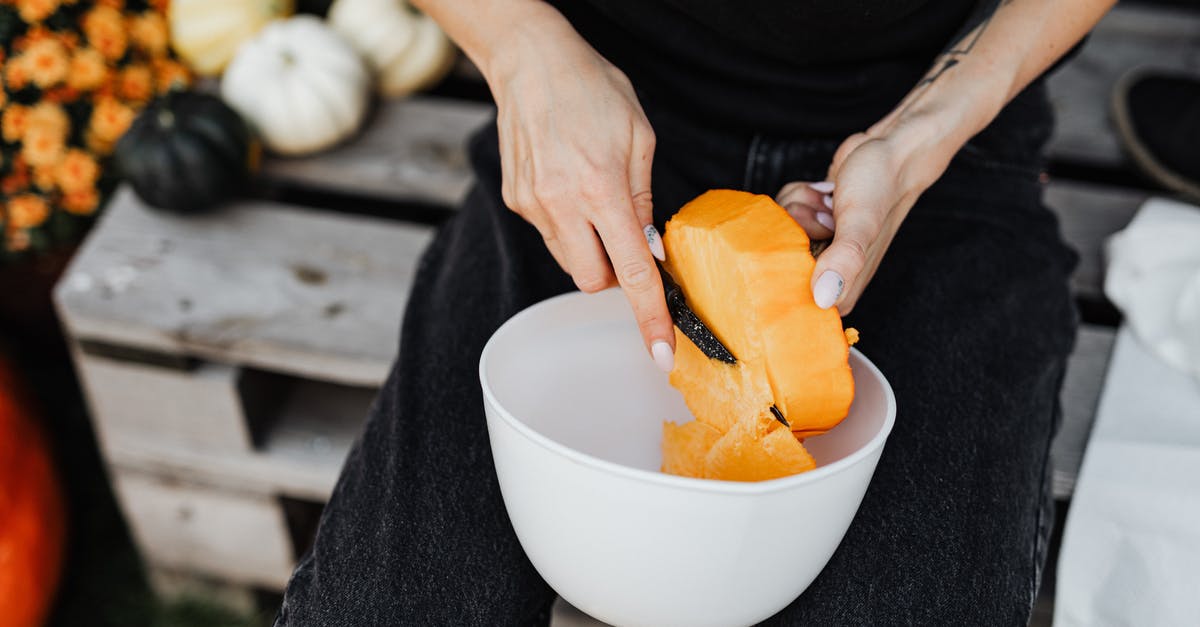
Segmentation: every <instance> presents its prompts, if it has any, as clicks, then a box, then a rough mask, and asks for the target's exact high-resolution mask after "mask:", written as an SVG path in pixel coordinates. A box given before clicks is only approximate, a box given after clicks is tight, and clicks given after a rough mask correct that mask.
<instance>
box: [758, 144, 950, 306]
mask: <svg viewBox="0 0 1200 627" xmlns="http://www.w3.org/2000/svg"><path fill="white" fill-rule="evenodd" d="M931 135H936V134H935V133H932V132H931V131H926V130H924V125H923V124H922V123H919V122H914V123H910V124H906V125H893V124H891V123H890V122H889V121H887V120H885V122H883V123H881V124H879V125H876V126H875V127H872V129H871V130H869V131H867V132H866V133H857V134H855V135H852V136H850V137H849V138H848V139H846V141H844V142H842V145H841V146H840V147H839V148H838V150H837V153H836V154H835V155H834V158H833V163H832V165H830V167H829V176H828V180H827V181H822V182H819V183H805V182H799V181H797V182H793V183H788V184H787V185H785V186H783V188H782V189H781V190H780V191H779V194H778V195H777V197H776V199H777V200H778V201H779V204H780V205H782V206H783V207H784V208H785V209H787V211H788V213H789V214H791V216H792V218H794V219H795V220H796V221H797V222H798V223H800V226H802V227H804V229H805V231H807V232H808V234H809V237H811V238H813V239H829V238H830V237H832V238H833V242H832V243H831V244H830V245H829V247H828V248H826V249H825V250H824V252H822V253H821V254H820V255H819V256H818V257H817V265H816V268H815V270H814V271H813V283H812V289H813V299H814V300H815V301H816V303H817V306H819V307H822V308H828V307H832V306H834V305H837V307H838V311H839V312H840V313H841V314H842V315H846V314H848V313H850V310H851V309H853V308H854V305H855V303H857V302H858V298H859V296H861V295H862V292H863V289H864V288H866V286H867V283H868V282H869V281H870V280H871V277H873V276H874V275H875V270H876V269H877V268H878V267H879V262H880V260H881V259H882V258H883V255H884V253H885V252H887V249H888V246H889V245H891V243H892V238H893V237H895V235H896V231H897V230H898V229H899V228H900V223H901V222H903V221H904V218H905V216H907V215H908V212H909V210H910V209H912V206H913V204H915V203H916V201H917V197H919V196H920V195H921V193H922V192H924V191H925V189H926V188H928V187H929V186H930V185H931V184H933V182H934V181H935V180H936V179H937V178H938V177H939V176H941V173H942V172H943V171H944V170H945V168H946V165H947V164H948V163H949V156H938V155H939V154H940V153H944V152H945V151H944V150H943V151H938V150H934V149H932V148H933V147H928V146H924V145H923V144H924V143H925V142H923V141H922V138H923V137H929V136H931Z"/></svg>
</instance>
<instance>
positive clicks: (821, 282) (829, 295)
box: [813, 270, 846, 309]
mask: <svg viewBox="0 0 1200 627" xmlns="http://www.w3.org/2000/svg"><path fill="white" fill-rule="evenodd" d="M845 285H846V282H845V281H843V280H842V275H840V274H838V273H836V272H834V271H833V270H826V271H824V272H822V273H821V276H820V278H818V279H817V284H816V285H815V286H813V300H814V301H816V303H817V307H820V308H821V309H829V308H830V307H833V304H834V303H836V302H837V299H838V296H841V295H842V287H843V286H845Z"/></svg>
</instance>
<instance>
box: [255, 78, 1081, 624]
mask: <svg viewBox="0 0 1200 627" xmlns="http://www.w3.org/2000/svg"><path fill="white" fill-rule="evenodd" d="M647 114H648V115H649V116H650V118H651V123H652V124H653V125H654V127H655V130H656V133H657V135H658V150H657V154H656V155H655V161H654V177H653V185H654V188H653V194H654V199H655V203H656V207H657V208H656V212H655V218H656V220H657V222H658V223H659V227H660V228H661V227H662V223H663V222H664V221H665V220H666V218H667V217H668V216H669V215H670V214H671V213H672V212H673V210H675V209H676V208H678V207H679V206H680V205H681V204H683V203H684V202H685V201H687V200H689V199H691V198H692V197H694V196H696V195H697V194H699V193H701V192H702V191H704V190H706V189H709V188H720V187H727V188H740V189H747V190H750V191H754V192H760V193H766V194H774V193H775V192H776V191H778V189H779V187H780V186H781V185H783V184H784V183H785V182H787V181H790V180H797V179H799V180H821V179H822V178H823V177H824V173H825V169H826V168H827V167H828V164H829V162H830V159H831V157H832V155H833V151H834V149H835V148H836V146H837V142H835V141H825V140H816V141H813V140H805V139H796V138H780V137H765V136H734V135H727V134H721V133H715V132H711V131H707V130H704V129H700V128H696V127H695V126H694V125H692V124H690V123H688V122H687V121H686V120H683V119H681V118H679V117H677V116H674V115H671V114H670V113H669V112H665V111H661V110H656V109H655V108H654V107H652V106H647ZM1049 120H1050V118H1049V113H1048V108H1047V105H1046V103H1045V100H1044V98H1043V97H1042V95H1041V94H1040V92H1036V91H1035V92H1031V93H1027V94H1026V95H1025V96H1024V97H1022V98H1021V99H1019V100H1018V101H1017V102H1016V103H1014V104H1013V105H1011V106H1010V107H1009V109H1008V110H1006V112H1005V113H1004V114H1003V115H1002V116H1001V118H999V119H998V120H997V122H996V123H994V124H993V126H992V127H991V128H989V129H988V130H987V131H985V132H984V133H982V134H981V135H980V136H978V137H977V138H976V139H975V140H973V141H972V143H971V144H970V145H969V146H968V147H967V148H965V149H964V150H963V151H962V152H961V153H960V155H959V156H958V157H957V158H956V159H955V160H954V162H953V164H952V165H951V166H950V168H949V170H948V171H947V172H946V174H945V176H943V177H942V179H941V180H940V181H939V182H938V183H937V184H935V185H934V186H933V187H931V188H930V189H929V190H928V191H927V192H926V193H925V194H924V195H923V196H922V197H921V199H920V201H919V202H918V203H917V205H916V207H915V208H914V209H913V210H912V213H911V214H910V215H909V217H908V219H907V220H906V221H905V223H904V225H903V227H902V228H901V229H900V231H899V233H898V235H897V236H896V239H895V241H894V242H893V244H892V246H891V248H890V250H889V251H888V253H887V256H886V258H885V259H884V261H883V263H882V266H881V267H880V269H879V272H878V274H877V275H876V276H875V278H874V280H873V281H872V282H871V284H870V286H869V288H868V289H867V291H866V293H865V294H864V295H863V297H862V300H861V301H860V303H859V305H858V307H857V308H856V309H855V310H854V312H853V314H852V315H851V316H850V319H849V320H848V324H850V325H853V326H855V327H857V328H858V329H859V330H860V331H861V332H862V338H863V339H862V342H861V344H860V345H859V348H861V350H862V351H863V352H864V353H865V354H866V355H867V356H869V357H870V358H871V359H872V360H873V361H874V362H875V363H876V364H877V365H878V366H879V368H880V369H881V370H882V371H883V373H884V374H885V375H886V376H887V377H888V379H889V380H890V381H891V383H892V385H893V386H894V388H895V392H896V398H897V403H898V407H899V413H898V416H897V420H896V426H895V430H894V431H893V432H892V435H891V438H890V441H889V443H888V445H887V448H886V450H885V451H884V454H883V458H882V459H881V461H880V463H879V466H878V469H877V470H876V471H875V476H874V480H873V481H872V483H871V486H870V488H869V489H868V491H867V494H866V497H865V499H864V500H863V503H862V506H861V508H860V510H859V512H858V515H857V517H856V518H855V520H854V522H853V524H852V525H851V527H850V529H849V531H848V533H847V534H846V537H845V540H844V541H843V542H842V544H841V546H840V548H839V549H838V550H837V552H836V554H835V555H834V556H833V559H832V561H830V563H829V564H828V566H827V567H826V568H825V570H824V571H823V573H822V574H821V575H820V576H819V577H818V578H817V580H816V581H815V582H814V583H813V584H812V586H811V587H810V588H809V589H808V590H807V591H806V592H805V593H804V594H803V595H802V596H801V597H800V598H799V599H798V600H797V601H795V602H794V603H792V604H791V605H790V606H789V607H787V608H786V609H784V610H783V611H782V612H780V613H779V614H778V615H777V616H776V617H774V618H773V619H771V620H770V621H768V622H769V623H770V624H786V625H792V624H807V625H889V624H909V625H935V624H946V625H1019V624H1025V623H1026V622H1027V620H1028V616H1029V611H1030V609H1031V607H1032V604H1033V600H1034V597H1035V595H1036V592H1037V587H1038V584H1039V579H1040V573H1041V565H1042V563H1043V562H1044V560H1045V547H1046V541H1047V536H1048V533H1049V525H1050V524H1051V520H1052V517H1051V509H1050V508H1052V506H1053V504H1052V501H1051V500H1050V498H1049V492H1048V485H1049V481H1048V475H1049V468H1048V452H1049V446H1050V440H1051V437H1052V436H1053V434H1054V432H1055V429H1056V423H1057V415H1058V409H1057V396H1058V390H1059V386H1060V384H1061V379H1062V374H1063V368H1064V364H1065V360H1066V357H1067V355H1068V353H1069V352H1070V348H1071V345H1072V341H1073V338H1074V330H1075V324H1076V316H1075V310H1074V307H1073V305H1072V301H1071V299H1070V295H1069V293H1068V289H1067V278H1068V274H1069V272H1070V270H1071V268H1072V267H1073V264H1074V261H1075V258H1074V255H1073V254H1072V253H1071V252H1070V251H1069V250H1068V249H1067V248H1066V247H1065V246H1064V245H1063V243H1062V241H1061V239H1060V237H1059V233H1058V226H1057V223H1056V221H1055V219H1054V217H1053V216H1052V214H1051V213H1050V212H1048V211H1047V210H1046V209H1045V208H1044V207H1043V206H1042V205H1041V203H1040V197H1041V184H1040V183H1039V179H1038V177H1039V172H1040V165H1039V164H1040V162H1039V151H1040V149H1041V145H1042V144H1043V142H1044V141H1045V138H1046V136H1047V135H1048V133H1049V129H1050V122H1049ZM470 154H471V158H472V164H473V167H474V170H475V173H476V176H477V177H478V183H477V185H476V186H475V188H474V190H473V191H472V192H471V194H470V196H469V197H468V199H467V200H466V202H465V204H464V206H463V207H462V210H461V212H460V213H459V214H458V215H457V216H456V217H455V218H454V219H452V220H451V221H450V222H449V223H447V224H446V225H445V226H444V227H443V228H442V229H441V230H440V232H439V234H438V236H437V238H436V239H435V241H434V242H433V244H432V245H431V246H430V248H429V250H428V251H427V252H426V253H425V255H424V258H423V260H422V262H421V265H420V268H419V270H418V272H417V278H416V283H415V286H414V288H413V294H412V299H411V300H410V304H409V306H408V312H407V314H406V316H405V319H404V325H403V332H402V340H401V342H402V344H401V348H400V356H399V358H398V360H397V362H396V364H395V366H394V368H393V370H392V372H391V375H390V377H389V378H388V381H387V383H386V385H385V386H384V388H383V389H382V391H381V392H380V394H379V396H378V399H377V400H376V402H375V405H374V407H373V408H372V409H371V412H370V415H369V417H368V419H367V423H366V427H365V430H364V432H363V434H362V436H361V438H360V439H359V441H358V443H357V444H356V445H355V447H354V448H353V450H352V452H351V453H350V456H349V458H348V460H347V461H346V465H345V468H344V469H343V470H342V475H341V478H340V480H339V481H338V484H337V487H336V489H335V491H334V494H333V497H332V499H331V500H330V502H329V505H328V506H327V507H326V509H325V513H324V515H323V517H322V520H321V524H320V529H319V531H318V534H317V539H316V543H315V545H314V547H313V549H312V550H311V551H310V552H309V553H308V554H307V555H305V556H304V557H303V558H302V560H301V561H300V564H299V566H298V567H297V568H296V572H295V574H294V575H293V577H292V579H291V582H290V583H289V585H288V589H287V592H286V595H285V597H284V601H283V605H282V607H281V609H280V612H279V615H278V621H277V623H276V624H277V625H278V626H284V625H288V626H294V627H300V626H308V625H354V626H364V625H486V626H489V627H490V626H493V625H525V624H538V623H542V624H544V623H545V621H546V620H547V617H548V613H549V607H550V605H551V604H552V602H553V600H554V592H553V590H551V589H550V588H549V586H547V585H546V583H545V582H544V581H543V580H542V578H541V577H540V576H538V574H537V572H536V571H535V570H534V569H533V567H532V565H531V564H530V563H529V561H528V559H527V558H526V557H525V554H524V553H523V552H522V550H521V546H520V544H519V543H518V542H517V538H516V536H515V535H514V533H513V531H512V528H511V525H510V523H509V520H508V517H507V515H506V513H505V510H504V504H503V502H502V500H501V497H500V491H499V487H498V485H497V482H496V475H495V471H494V469H493V466H492V457H491V452H490V450H489V448H488V438H487V430H486V427H485V423H484V414H483V405H482V401H481V395H480V390H479V382H478V379H477V364H478V360H479V355H480V351H481V350H482V347H483V345H484V342H485V341H486V340H487V339H488V337H489V336H490V335H491V333H492V332H493V331H494V330H495V329H496V328H497V327H498V326H499V325H500V324H501V323H502V322H504V321H505V320H506V319H507V318H508V317H510V316H511V315H513V314H515V313H517V312H518V311H520V310H521V309H523V308H524V307H526V306H528V305H531V304H533V303H535V302H538V301H540V300H542V299H545V298H548V297H550V296H553V295H556V294H559V293H562V292H565V291H567V290H571V289H573V285H572V282H571V280H570V278H569V277H568V276H566V275H565V274H564V273H563V272H562V271H561V270H560V269H559V268H558V267H557V266H556V265H555V263H554V261H553V259H552V258H551V257H550V255H549V254H548V253H547V252H546V249H545V247H544V246H543V244H542V241H541V238H540V237H539V236H538V234H537V232H536V231H535V230H534V229H533V228H532V227H531V226H529V225H528V224H526V223H525V222H524V221H522V219H521V218H520V217H518V216H516V215H515V214H513V213H511V212H510V211H508V210H507V209H506V208H505V207H504V206H503V204H502V202H501V199H500V162H499V156H498V151H497V139H496V133H495V130H494V129H493V128H487V129H484V130H482V131H480V132H479V133H477V134H476V136H475V137H474V139H473V140H472V143H471V147H470ZM647 359H649V357H647ZM647 593H648V594H651V593H652V592H650V591H648V592H647Z"/></svg>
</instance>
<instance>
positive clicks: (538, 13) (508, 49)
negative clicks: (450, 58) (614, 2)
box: [413, 0, 586, 92]
mask: <svg viewBox="0 0 1200 627" xmlns="http://www.w3.org/2000/svg"><path fill="white" fill-rule="evenodd" d="M413 5H414V6H416V7H417V8H419V9H421V10H422V11H424V12H425V14H426V15H429V16H430V17H432V18H433V19H434V21H436V22H437V23H438V25H439V26H441V27H442V30H443V31H445V33H446V34H447V35H448V36H449V37H450V39H452V40H454V43H455V44H457V45H458V47H459V48H460V49H462V51H463V52H464V53H465V54H466V55H467V57H468V58H469V59H471V62H472V63H474V64H475V65H476V67H478V68H479V71H480V72H481V73H482V74H483V76H484V78H485V79H486V80H487V81H488V84H489V85H491V86H492V88H493V92H495V91H496V83H495V81H497V80H500V79H499V76H501V75H503V74H504V73H505V72H507V71H510V70H511V69H513V68H512V67H511V66H513V65H514V64H515V63H517V61H516V59H517V58H518V56H519V54H520V53H521V52H524V51H525V50H523V48H524V47H527V46H538V47H540V48H541V51H542V52H543V53H546V54H550V52H549V51H552V50H562V49H563V48H564V47H569V46H577V45H580V44H584V43H585V42H584V41H583V38H582V37H580V36H579V35H578V33H576V32H575V30H574V28H573V27H572V26H571V24H570V23H569V22H568V21H567V20H566V18H564V17H563V16H562V14H561V13H559V12H558V11H557V10H556V9H555V8H554V7H552V6H550V5H549V4H546V3H545V2H542V1H541V0H413ZM585 45H586V44H585Z"/></svg>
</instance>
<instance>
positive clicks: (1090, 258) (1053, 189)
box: [1044, 179, 1150, 300]
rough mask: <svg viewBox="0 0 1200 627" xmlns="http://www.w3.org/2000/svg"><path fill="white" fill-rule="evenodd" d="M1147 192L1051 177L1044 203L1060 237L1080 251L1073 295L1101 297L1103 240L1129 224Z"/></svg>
mask: <svg viewBox="0 0 1200 627" xmlns="http://www.w3.org/2000/svg"><path fill="white" fill-rule="evenodd" d="M1149 197H1150V194H1149V193H1148V192H1142V191H1135V190H1130V189H1125V188H1121V187H1109V186H1104V185H1093V184H1088V183H1070V182H1066V181H1061V180H1057V179H1056V180H1054V181H1052V182H1051V183H1050V185H1049V186H1047V189H1046V194H1045V198H1044V202H1045V203H1046V206H1048V207H1049V208H1050V209H1052V210H1053V211H1054V213H1055V214H1056V215H1057V216H1058V220H1059V224H1060V226H1061V228H1062V234H1063V239H1065V240H1066V242H1067V243H1068V244H1070V245H1071V247H1073V248H1074V249H1075V250H1076V252H1078V253H1079V266H1078V267H1076V268H1075V273H1074V274H1073V275H1072V276H1071V290H1072V291H1073V292H1074V293H1075V295H1076V296H1081V297H1083V298H1089V299H1095V300H1101V299H1104V255H1103V251H1104V241H1105V240H1106V239H1108V236H1110V235H1112V234H1113V233H1116V232H1117V231H1120V230H1121V229H1123V228H1125V227H1126V225H1128V224H1129V221H1130V220H1132V219H1133V215H1134V214H1135V213H1137V210H1138V207H1140V206H1141V205H1142V203H1143V202H1145V200H1146V199H1147V198H1149Z"/></svg>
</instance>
